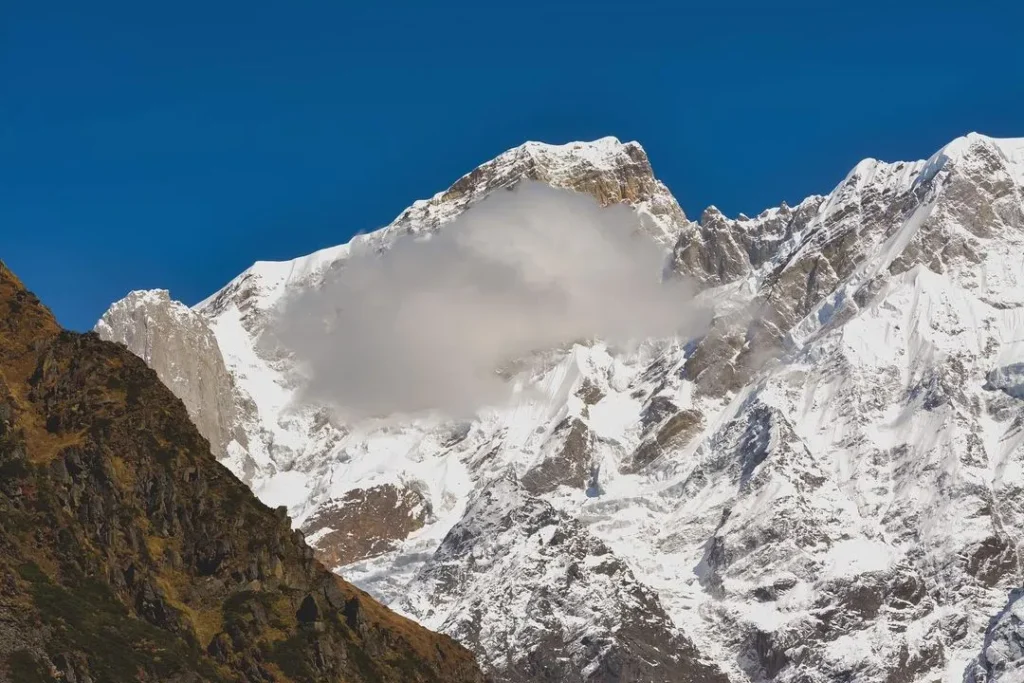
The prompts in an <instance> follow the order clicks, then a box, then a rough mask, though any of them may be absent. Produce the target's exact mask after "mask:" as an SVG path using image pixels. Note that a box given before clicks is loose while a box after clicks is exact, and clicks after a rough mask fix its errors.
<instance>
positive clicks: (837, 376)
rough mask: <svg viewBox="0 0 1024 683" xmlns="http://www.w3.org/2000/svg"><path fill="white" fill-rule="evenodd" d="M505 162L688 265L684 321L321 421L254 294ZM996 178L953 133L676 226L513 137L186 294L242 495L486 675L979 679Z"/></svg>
mask: <svg viewBox="0 0 1024 683" xmlns="http://www.w3.org/2000/svg"><path fill="white" fill-rule="evenodd" d="M521 178H531V179H539V180H543V181H547V182H550V183H552V184H554V185H556V186H559V187H566V188H569V189H575V190H579V191H583V192H588V193H590V194H592V195H593V196H595V197H596V198H597V199H598V200H599V201H601V202H603V203H611V202H618V201H626V202H628V203H630V204H631V205H632V206H634V207H635V208H636V209H637V210H638V211H639V212H640V213H641V215H643V216H645V217H646V218H645V220H646V223H645V226H646V227H645V230H646V232H647V233H648V234H649V235H650V236H651V237H652V238H654V239H656V240H662V241H666V240H670V241H671V242H672V260H671V261H672V264H673V267H674V268H675V270H676V271H677V272H679V273H681V274H685V275H688V276H691V277H694V278H695V279H697V280H698V281H699V282H701V283H703V286H704V287H705V290H704V292H703V293H702V294H701V297H702V299H703V300H704V301H706V302H708V303H709V304H710V305H713V306H714V307H715V311H716V317H715V320H714V322H713V324H712V326H711V329H710V330H709V331H708V332H707V334H704V335H702V336H701V337H699V338H696V339H670V340H647V341H646V342H644V343H643V344H640V345H639V346H637V347H636V348H632V349H618V348H610V347H608V346H607V345H606V344H603V343H601V342H595V343H587V344H574V345H570V346H568V347H566V348H563V349H556V350H551V351H550V352H548V353H544V354H539V355H538V356H537V357H535V358H533V359H528V360H527V361H526V362H524V363H522V364H521V366H520V369H518V370H517V372H516V373H514V376H513V377H512V378H511V379H510V382H513V383H515V384H517V385H519V386H521V387H523V388H524V389H525V390H523V391H520V392H519V393H516V394H515V398H514V399H513V400H512V401H510V402H509V404H508V405H504V406H499V407H496V408H491V409H486V410H481V411H480V412H479V413H478V414H477V416H476V417H475V418H474V419H471V420H467V421H460V422H452V421H449V420H445V419H443V418H439V417H438V418H426V417H425V418H419V419H415V420H413V419H386V420H385V419H379V420H363V421H360V422H358V423H355V424H345V425H342V424H335V423H334V422H335V420H334V418H333V417H332V415H331V413H330V411H327V410H325V409H324V408H322V407H320V406H316V405H308V404H305V403H303V402H302V401H298V402H296V401H295V400H294V399H295V397H296V396H297V395H298V394H296V388H297V387H296V380H295V379H294V375H293V368H292V367H291V366H290V360H289V358H288V353H287V350H285V349H280V348H276V347H274V346H273V345H272V344H269V343H268V342H267V338H266V337H262V336H261V335H262V332H263V331H264V329H265V327H266V325H268V324H271V322H270V321H272V320H273V317H272V315H271V313H272V311H273V310H274V307H275V306H276V305H277V304H278V303H279V302H280V301H281V298H282V297H283V296H284V295H286V294H288V293H290V292H294V291H296V290H298V289H300V288H311V289H314V290H315V289H316V287H317V286H318V283H319V282H321V281H322V278H323V276H324V273H326V272H328V271H329V269H331V268H335V267H339V266H340V265H341V264H343V263H344V260H345V259H346V258H347V257H348V255H349V253H350V251H351V250H352V249H362V248H369V249H386V248H387V247H388V245H389V244H391V243H392V241H393V240H394V239H397V238H398V237H399V236H400V235H402V234H407V233H417V232H423V231H432V230H436V229H443V227H442V226H443V224H444V223H445V222H447V221H448V220H451V219H452V218H454V217H456V216H457V215H459V214H460V213H461V212H462V211H464V210H465V209H466V208H467V207H468V206H470V205H472V204H473V203H474V202H475V201H477V200H478V199H480V198H481V197H483V196H485V195H486V194H487V193H489V192H490V191H492V190H493V189H495V188H499V187H507V186H509V185H510V184H512V183H514V182H516V181H517V180H518V179H521ZM1022 186H1024V140H993V139H991V138H986V137H984V136H980V135H976V134H971V135H969V136H966V137H964V138H960V139H958V140H956V141H954V142H952V143H950V144H949V145H947V146H946V147H944V148H943V149H942V150H940V151H939V152H937V153H936V154H935V155H933V156H932V157H931V158H930V159H928V160H925V161H920V162H911V163H906V162H900V163H884V162H879V161H875V160H866V161H864V162H861V163H860V164H858V165H857V166H856V167H855V168H854V169H853V170H852V171H851V172H850V173H849V174H848V176H847V177H846V178H845V179H844V180H843V181H842V182H841V183H840V184H839V185H838V186H837V187H836V188H835V189H834V190H833V191H832V192H831V193H830V194H829V195H827V196H824V197H811V198H808V199H807V200H805V201H804V202H801V203H800V204H799V205H798V206H796V207H787V206H785V205H783V206H780V207H778V208H775V209H770V210H767V211H765V212H763V213H762V214H760V215H759V216H757V217H755V218H747V217H742V216H741V217H740V218H739V219H736V220H731V219H728V218H726V217H725V216H723V215H722V214H721V213H720V212H718V211H717V210H715V209H713V208H712V209H709V210H707V211H705V212H704V215H703V216H702V217H701V220H700V222H699V223H692V222H689V221H687V220H686V219H685V218H684V217H683V215H682V212H681V211H680V210H679V209H678V205H676V204H675V201H674V200H672V199H671V195H669V194H668V193H667V190H665V189H664V186H662V185H661V184H660V183H658V182H657V181H656V180H654V177H653V174H652V173H651V172H650V167H649V165H648V164H647V161H646V156H645V155H644V154H643V152H642V151H641V150H640V148H639V146H637V145H635V143H630V144H627V145H622V144H620V143H618V142H617V141H614V140H611V139H604V140H601V141H598V142H597V143H590V144H576V145H568V146H562V147H554V146H542V145H537V144H535V143H528V144H527V145H524V146H523V147H520V148H517V149H516V150H512V151H510V152H508V153H506V154H504V155H502V156H500V157H498V158H497V159H495V160H494V161H493V162H490V163H489V164H485V165H484V166H482V167H481V168H480V169H477V171H474V172H473V173H471V174H469V175H467V176H465V177H464V178H463V179H461V180H460V181H459V182H457V183H456V184H455V185H454V186H453V187H452V188H451V189H450V190H449V191H447V192H445V193H441V194H439V195H436V196H435V197H434V198H433V199H431V200H428V201H426V202H417V203H416V204H414V205H413V207H411V208H410V209H409V210H407V211H406V212H405V213H403V214H402V215H401V216H400V217H399V218H398V219H396V221H395V222H394V223H393V224H392V225H391V226H389V227H388V228H385V229H384V230H381V231H378V232H376V233H371V234H370V235H366V236H362V237H360V238H357V239H356V240H354V241H353V243H351V244H350V245H345V246H343V247H337V248H333V249H329V250H324V251H322V252H318V253H317V254H314V255H312V256H309V257H305V258H303V259H297V260H296V261H293V262H288V263H284V264H267V263H260V264H256V265H255V266H253V268H251V269H250V270H249V271H246V273H244V274H243V275H241V276H239V278H236V279H235V280H234V281H232V283H230V284H229V285H228V286H227V287H226V288H225V289H224V290H222V291H221V292H219V293H217V294H216V295H214V296H213V297H211V298H210V299H208V300H207V301H205V302H203V303H202V304H200V305H199V306H198V307H197V310H198V311H199V312H200V313H201V314H202V315H203V316H205V317H206V318H207V319H208V321H209V325H210V327H211V329H212V330H213V332H214V334H215V335H216V338H217V341H218V343H219V345H220V348H221V350H222V352H223V355H224V359H225V363H226V365H227V367H228V369H229V370H230V372H231V373H232V375H233V377H234V379H235V382H236V383H237V385H238V388H239V392H241V393H242V394H246V395H248V396H251V397H252V400H253V401H254V402H255V405H256V411H257V416H258V417H257V418H256V419H254V420H253V422H252V423H251V424H249V425H247V426H245V427H244V429H245V431H246V433H247V435H248V444H249V445H248V451H247V454H246V456H247V457H249V458H251V460H252V461H253V462H255V463H256V473H255V475H254V476H253V477H252V486H253V487H254V489H255V490H256V492H257V493H258V494H259V495H260V496H261V497H262V498H263V499H264V500H265V501H266V502H268V503H269V504H273V505H278V504H283V505H287V506H288V508H289V511H290V512H291V514H292V515H293V517H294V518H295V521H296V524H297V525H299V526H301V527H302V528H303V529H304V530H305V531H306V532H307V534H308V535H309V538H310V540H311V541H312V542H313V543H314V544H315V545H316V544H320V545H319V547H320V550H321V556H322V557H323V558H325V559H328V560H329V561H331V562H332V563H333V564H334V565H335V566H336V568H337V569H339V570H340V571H341V572H342V573H343V574H344V575H345V576H346V577H347V578H349V579H351V580H353V581H355V582H356V583H357V584H359V585H361V586H363V587H364V588H366V589H367V590H369V591H370V592H371V593H373V594H375V595H377V596H378V597H380V598H381V599H383V600H384V601H385V602H389V603H390V604H392V606H394V607H395V608H397V609H399V610H401V611H404V612H406V613H407V614H410V615H412V616H414V617H417V618H419V619H422V620H424V621H426V622H427V623H428V624H429V625H432V626H435V627H437V628H441V629H444V630H446V631H448V632H450V633H452V634H453V635H456V636H457V637H459V638H460V639H462V640H463V642H465V643H467V644H468V645H470V646H472V647H474V648H476V649H477V650H478V652H480V653H481V654H482V656H483V661H484V662H485V663H487V664H488V665H489V666H490V668H491V669H492V670H493V671H495V672H497V673H498V675H499V676H500V677H503V679H504V680H516V681H518V680H524V681H525V680H548V678H545V676H548V677H551V676H556V677H559V678H565V677H569V676H579V677H580V678H579V679H578V680H587V681H592V682H595V683H596V682H597V681H610V680H620V679H622V678H621V677H622V676H623V675H627V674H628V675H631V676H634V678H633V680H665V681H677V680H678V681H682V680H716V677H717V676H718V674H717V673H715V671H714V670H713V669H711V668H709V667H708V666H707V665H706V664H704V663H703V661H702V660H703V659H706V658H711V659H712V660H714V662H715V664H717V666H718V667H719V668H720V669H721V670H722V671H724V672H725V673H726V674H727V675H728V676H729V678H730V679H731V680H736V681H745V680H755V681H757V680H780V681H800V682H814V681H835V680H857V681H861V680H863V681H891V682H892V683H896V682H897V681H907V682H910V681H932V680H943V681H961V680H963V679H964V677H965V676H967V675H971V676H975V679H976V680H978V681H981V680H990V679H989V678H984V676H990V677H992V680H1000V679H998V678H996V676H997V674H996V673H993V672H995V671H997V670H998V671H1000V672H1001V671H1004V670H1008V669H1007V667H1006V665H1005V661H1008V660H1007V657H1010V655H1007V654H1005V653H1006V652H1015V650H1013V648H1014V647H1016V646H1014V645H1012V643H1013V642H1015V641H1013V638H1014V637H1015V636H1014V635H1013V634H1014V631H1013V623H1015V622H1012V614H1014V612H1013V610H1012V609H1010V608H1009V607H1007V606H1006V605H1007V592H1008V590H1009V589H1011V588H1012V587H1015V586H1019V585H1020V584H1021V575H1020V568H1019V559H1018V553H1019V548H1020V544H1021V540H1022V539H1021V531H1020V530H1021V529H1024V503H1022V502H1021V501H1024V497H1022V495H1021V493H1022V492H1021V490H1020V487H1021V485H1022V483H1024V472H1022V470H1021V461H1022V459H1024V412H1022V408H1024V402H1022V399H1021V396H1022V394H1024V379H1022V377H1024V370H1022V369H1021V368H1024V258H1022V257H1021V254H1022V253H1024V252H1022V247H1024V200H1022V197H1024V187H1022ZM165 381H167V380H166V379H165ZM226 464H228V465H229V466H230V467H232V468H233V469H235V471H236V472H239V471H240V461H239V460H232V459H230V458H229V459H228V460H227V461H226ZM385 510H390V511H391V512H390V513H389V514H386V513H384V511H385ZM353 530H355V531H353ZM354 536H355V537H357V538H355V540H353V537H354ZM555 539H557V540H558V542H555ZM357 541H358V542H357ZM602 567H614V570H613V571H611V574H607V575H606V574H602V569H601V568H602ZM561 568H564V572H563V571H562V570H561ZM609 578H610V579H611V583H609V582H608V579H609ZM479 596H489V598H490V599H489V600H481V599H479ZM638 596H642V597H638ZM524 610H525V617H524V616H523V615H524ZM637 613H639V614H637ZM997 615H1002V616H1001V617H999V618H998V619H997V623H994V625H992V626H990V625H989V621H990V619H992V618H993V617H997ZM1007 615H1011V616H1007ZM662 617H664V618H662ZM638 620H639V621H638ZM639 623H642V624H643V627H642V628H641V627H638V626H636V624H639ZM986 632H988V636H986ZM690 641H692V643H693V645H691V644H690ZM555 643H557V646H555V645H554V644H555ZM1007 643H1009V644H1007ZM510 649H511V653H510ZM654 651H657V652H658V653H660V655H659V657H667V658H669V659H659V657H654V658H653V659H652V658H651V655H650V653H651V652H654ZM645 653H646V654H645ZM979 653H980V654H979ZM674 655H678V656H679V657H680V659H678V660H677V661H671V657H673V656H674ZM1011 659H1012V657H1011ZM567 662H568V664H567ZM652 662H660V664H658V665H657V666H656V667H655V668H650V666H649V665H652V664H651V663H652ZM645 667H647V668H645ZM623 672H627V674H623ZM971 672H974V673H971ZM999 675H1003V674H999ZM1006 675H1008V676H1009V675H1012V674H1006ZM616 676H619V678H616ZM570 680H575V679H570ZM1002 680H1013V679H1012V678H1005V679H1002Z"/></svg>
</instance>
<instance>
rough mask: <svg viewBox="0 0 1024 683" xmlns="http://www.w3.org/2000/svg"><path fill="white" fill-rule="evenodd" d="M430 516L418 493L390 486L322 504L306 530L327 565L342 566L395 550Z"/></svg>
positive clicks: (310, 519)
mask: <svg viewBox="0 0 1024 683" xmlns="http://www.w3.org/2000/svg"><path fill="white" fill-rule="evenodd" d="M429 517H430V505H429V504H428V503H427V501H426V500H425V499H424V498H423V496H422V495H420V494H419V493H418V492H416V491H414V490H412V489H409V488H398V487H397V486H394V485H391V484H384V485H381V486H374V487H371V488H369V489H355V490H353V491H349V492H348V493H346V494H345V496H344V497H343V498H341V499H340V500H337V501H335V502H333V503H328V504H324V505H321V506H320V507H319V508H317V511H316V512H315V513H313V514H312V515H311V516H310V517H309V518H307V519H306V521H305V522H304V523H303V525H302V530H303V532H305V533H306V535H307V537H308V538H309V540H310V544H311V545H312V546H313V547H314V548H315V549H316V550H317V558H318V559H319V560H320V561H321V562H323V563H324V564H325V565H326V566H328V567H341V566H344V565H347V564H351V563H353V562H358V561H359V560H364V559H367V558H370V557H376V556H378V555H382V554H383V553H385V552H387V551H388V550H391V549H392V548H393V547H394V546H395V545H396V544H397V543H398V541H401V540H402V539H404V538H405V537H406V536H408V535H409V534H411V533H412V532H413V531H416V530H417V529H419V528H421V527H422V526H423V523H424V522H425V521H426V520H427V519H428V518H429Z"/></svg>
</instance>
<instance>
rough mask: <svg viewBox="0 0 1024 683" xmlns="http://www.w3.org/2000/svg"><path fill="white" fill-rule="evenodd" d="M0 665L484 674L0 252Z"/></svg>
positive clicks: (417, 676) (65, 677)
mask: <svg viewBox="0 0 1024 683" xmlns="http://www.w3.org/2000/svg"><path fill="white" fill-rule="evenodd" d="M0 472H2V476H0V520H2V523H0V577H2V580H0V584H2V587H0V680H9V681H18V682H19V683H24V682H28V681H32V682H36V681H58V680H61V681H79V682H88V681H93V682H95V683H99V682H101V681H161V682H172V681H181V682H185V681H190V682H193V681H194V682H198V681H250V682H256V681H267V682H269V681H309V682H313V681H367V682H368V681H374V682H379V681H396V682H397V681H403V682H404V681H424V682H426V681H435V682H437V683H441V682H442V681H443V682H445V683H447V682H448V681H465V682H467V683H469V682H482V681H483V677H482V675H481V674H480V672H479V670H478V669H477V667H476V665H475V663H474V661H473V658H472V656H471V655H470V654H469V653H468V652H467V651H465V650H463V649H462V648H461V647H459V646H458V645H456V644H455V643H454V642H452V641H451V640H450V639H449V638H448V637H446V636H441V635H437V634H434V633H431V632H429V631H426V630H425V629H423V628H421V627H419V626H417V625H416V624H414V623H412V622H410V621H408V620H406V619H404V618H402V617H399V616H398V615H395V614H393V613H391V612H389V611H388V610H387V609H385V608H384V607H382V606H380V605H379V604H377V603H376V602H375V601H374V600H373V599H372V598H370V597H369V596H368V595H366V594H365V593H362V592H361V591H359V590H357V589H355V588H354V587H352V586H351V585H349V584H347V583H345V582H343V581H341V580H340V579H338V578H337V577H336V576H333V575H332V574H330V573H329V572H327V571H326V570H324V569H323V568H322V567H321V566H320V565H319V564H318V563H317V562H316V561H315V560H314V559H313V553H312V551H311V550H310V549H309V548H308V547H307V546H306V545H305V544H304V543H303V541H302V539H301V536H299V535H298V534H297V533H296V532H294V531H292V530H291V528H290V523H289V520H288V518H287V517H286V516H285V515H284V514H282V513H281V511H277V512H275V511H272V510H270V509H268V508H266V507H264V506H263V505H262V504H260V503H259V502H258V501H257V500H256V499H255V498H254V497H253V495H252V494H251V493H250V492H249V491H248V490H247V489H246V488H245V487H244V485H242V484H241V482H239V481H238V480H236V479H235V478H234V477H233V476H232V475H231V474H230V473H229V472H228V471H227V470H225V469H224V468H223V467H221V466H220V465H219V464H217V462H216V461H215V460H214V458H213V456H212V455H211V454H210V447H209V444H208V443H207V441H206V440H205V439H203V438H202V437H201V436H200V435H199V433H198V432H197V431H196V429H195V427H194V426H193V425H192V423H191V422H190V421H189V418H188V414H187V413H186V411H185V409H184V407H183V405H182V403H181V401H179V400H178V399H177V398H175V397H174V396H173V395H172V394H171V392H170V391H168V389H167V388H166V387H165V386H164V385H163V384H161V383H160V381H159V380H158V379H157V377H156V374H155V373H154V372H153V371H152V370H151V369H150V368H148V367H146V365H145V364H144V363H143V362H142V361H141V360H139V359H138V358H136V357H135V356H134V355H132V354H130V353H128V352H127V350H125V349H124V348H123V347H122V346H119V345H116V344H112V343H109V342H104V341H101V340H100V339H99V338H98V337H97V336H96V335H94V334H86V335H80V334H74V333H69V332H63V331H61V330H60V329H59V328H58V326H57V324H56V323H55V322H54V320H53V318H52V317H51V315H50V313H49V311H47V310H46V309H45V308H44V307H43V306H42V305H41V304H40V303H39V302H38V300H37V299H36V298H35V297H34V296H33V295H32V294H31V293H29V292H28V291H26V290H25V289H24V288H23V287H22V285H21V283H20V282H19V281H18V280H17V279H16V278H15V277H14V276H13V275H12V274H11V273H10V272H9V271H8V270H7V269H6V267H4V266H3V265H2V264H0Z"/></svg>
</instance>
